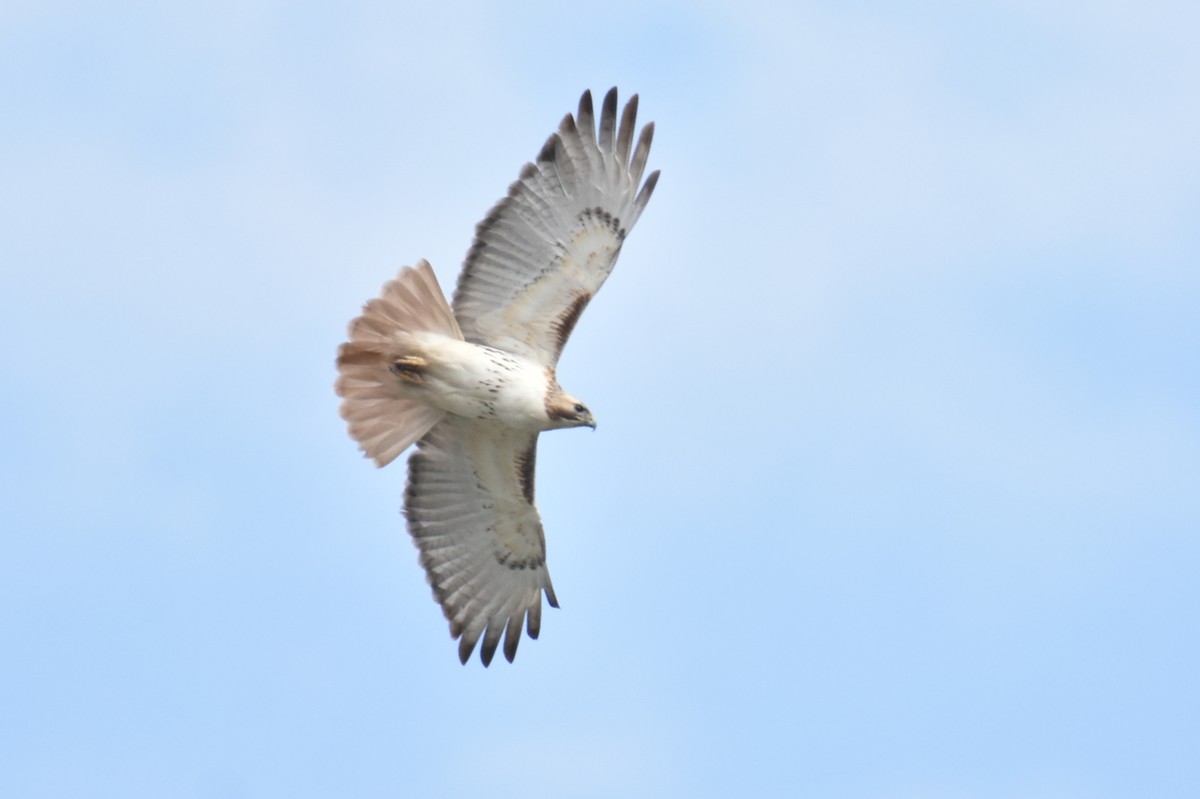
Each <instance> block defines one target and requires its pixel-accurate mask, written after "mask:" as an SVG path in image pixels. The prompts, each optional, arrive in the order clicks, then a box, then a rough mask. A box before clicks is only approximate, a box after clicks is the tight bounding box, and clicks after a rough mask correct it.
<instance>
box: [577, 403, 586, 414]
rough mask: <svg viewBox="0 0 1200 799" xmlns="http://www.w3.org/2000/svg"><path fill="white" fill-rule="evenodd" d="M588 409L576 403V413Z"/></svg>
mask: <svg viewBox="0 0 1200 799" xmlns="http://www.w3.org/2000/svg"><path fill="white" fill-rule="evenodd" d="M586 410H587V408H585V407H583V406H582V405H580V404H579V403H578V402H577V403H575V413H583V412H584V411H586Z"/></svg>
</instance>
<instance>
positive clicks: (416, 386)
mask: <svg viewBox="0 0 1200 799" xmlns="http://www.w3.org/2000/svg"><path fill="white" fill-rule="evenodd" d="M637 106H638V102H637V95H634V96H633V97H632V98H631V99H630V100H629V101H628V102H627V103H626V105H625V107H624V110H623V111H622V112H621V115H620V120H619V122H618V118H617V90H616V89H615V88H614V89H612V90H610V91H609V92H608V94H607V95H605V97H604V103H603V105H602V106H601V110H600V120H599V127H598V129H597V124H596V120H595V117H594V112H593V106H592V95H591V93H590V92H584V94H583V97H582V98H581V99H580V101H579V110H578V112H577V113H576V114H575V115H574V116H571V115H570V114H568V115H567V116H566V117H564V118H563V120H562V123H561V124H560V125H559V128H558V131H557V132H555V133H554V134H552V135H551V136H550V138H549V139H548V140H547V141H546V144H545V146H543V147H542V150H541V152H540V153H539V154H538V156H537V160H536V161H535V162H533V163H528V164H526V165H525V167H524V168H523V169H522V170H521V173H520V176H519V177H518V178H517V180H516V182H514V183H513V184H512V185H511V186H510V187H509V189H508V195H507V196H506V197H504V198H503V199H502V200H500V201H499V202H498V203H496V205H495V206H494V207H493V208H492V210H491V211H490V212H489V213H488V215H487V217H486V218H485V219H484V220H483V221H482V222H480V223H479V225H478V226H477V227H476V229H475V241H474V243H473V244H472V245H471V248H470V250H469V251H468V253H467V257H466V262H465V263H464V265H463V269H462V273H461V274H460V275H459V279H458V287H457V289H456V290H455V292H454V301H453V305H450V304H447V302H446V300H445V298H444V296H443V294H442V290H441V288H440V287H439V286H438V282H437V279H436V277H435V276H434V274H433V270H432V269H431V268H430V266H429V264H428V263H427V262H425V261H421V262H419V263H418V264H417V266H416V267H411V268H409V267H406V268H404V269H402V270H401V271H400V274H399V275H398V276H397V277H396V278H395V279H394V280H392V281H390V282H388V283H387V284H386V285H384V287H383V291H382V294H381V295H380V296H379V297H377V298H375V299H373V300H371V301H369V302H368V303H367V304H366V305H365V306H364V308H363V312H362V315H361V316H359V317H358V318H357V319H355V320H354V321H353V322H351V323H350V329H349V338H350V340H349V341H347V342H346V343H344V344H342V345H341V347H340V348H339V349H338V355H337V368H338V372H339V375H338V379H337V383H336V390H337V393H338V395H339V396H340V397H341V398H342V405H341V415H342V417H343V418H344V419H345V420H346V422H347V423H348V426H349V430H350V435H351V436H352V437H353V438H354V439H355V440H357V441H358V443H359V445H360V446H361V448H362V450H363V452H364V453H365V454H366V456H367V457H369V458H371V459H373V460H374V461H375V463H376V465H378V466H386V465H387V464H388V463H390V462H391V461H393V460H394V459H395V458H396V457H397V456H399V455H400V454H401V453H403V452H404V451H405V450H406V449H408V447H409V446H411V445H412V444H416V445H417V449H416V451H415V452H414V453H413V454H412V456H411V457H410V458H409V461H408V485H407V488H406V490H405V494H404V514H405V517H406V518H407V521H408V531H409V533H410V534H411V535H412V537H413V541H414V543H415V544H416V546H417V548H418V550H419V551H420V561H421V565H422V566H423V567H424V568H425V572H426V577H427V579H428V581H429V584H430V586H431V587H432V588H433V596H434V598H435V599H436V600H437V602H438V604H440V605H441V607H442V611H443V612H444V613H445V615H446V618H447V619H448V620H449V622H450V634H451V636H452V637H454V638H458V639H460V640H459V647H458V655H459V659H460V660H461V661H462V662H463V663H464V664H465V663H466V662H467V660H468V659H469V658H470V657H471V653H472V652H473V651H474V649H475V645H476V644H477V643H478V642H479V640H480V638H481V637H482V640H483V645H482V646H481V648H480V659H481V660H482V662H483V664H484V665H485V666H487V665H488V664H490V663H491V661H492V657H493V655H494V654H495V652H496V647H497V645H498V644H499V642H500V638H501V636H503V637H504V656H505V658H507V659H508V660H509V662H511V661H512V659H513V657H514V656H515V655H516V652H517V644H518V643H520V639H521V628H522V627H525V629H526V630H527V631H528V633H529V637H530V638H537V636H538V631H539V629H540V627H541V616H542V594H543V592H544V593H545V595H546V600H547V601H548V602H549V603H550V605H551V606H553V607H558V602H557V600H556V599H555V596H554V588H553V586H552V585H551V583H550V574H549V572H548V571H547V570H546V541H545V538H544V536H543V533H542V522H541V517H540V516H539V515H538V510H537V506H536V505H535V504H534V462H535V460H536V456H537V439H538V434H539V433H541V432H542V431H544V430H555V429H558V428H564V427H581V426H586V427H591V428H593V429H594V428H595V426H596V422H595V420H594V419H593V418H592V414H591V411H589V410H588V409H587V406H586V405H584V404H583V403H582V402H580V401H579V400H578V399H576V398H575V397H572V396H571V395H570V394H568V393H566V392H565V391H563V389H562V387H561V386H559V384H558V381H557V379H556V378H555V366H556V364H557V363H558V358H559V355H561V354H562V350H563V345H564V344H566V342H567V337H568V336H570V335H571V330H572V329H573V328H574V327H575V323H576V322H577V321H578V320H579V316H580V314H581V313H583V309H584V308H585V307H587V304H588V302H589V301H590V300H591V299H592V297H593V296H595V294H596V292H597V291H598V290H599V289H600V286H601V285H603V284H604V281H605V279H606V278H607V277H608V275H609V273H610V272H611V271H612V268H613V265H614V264H615V263H616V260H617V256H618V255H619V254H620V252H621V246H622V244H623V243H624V241H625V237H626V236H627V235H628V234H629V231H630V230H631V229H632V228H633V225H634V223H635V222H637V220H638V217H639V216H640V215H641V213H642V211H643V209H645V207H646V203H647V202H648V201H649V200H650V195H651V193H652V192H653V191H654V186H655V184H656V183H657V182H658V172H657V171H656V172H652V173H651V174H650V175H649V176H648V177H647V178H646V180H645V182H644V183H643V182H642V174H643V172H644V170H645V167H646V159H647V157H648V156H649V153H650V142H651V139H652V138H653V135H654V123H652V122H651V123H649V124H647V125H646V126H645V127H643V128H642V130H641V133H640V134H639V135H638V136H637V141H636V144H635V142H634V133H635V127H636V120H637Z"/></svg>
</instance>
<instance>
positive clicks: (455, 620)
mask: <svg viewBox="0 0 1200 799" xmlns="http://www.w3.org/2000/svg"><path fill="white" fill-rule="evenodd" d="M536 452H537V434H536V433H525V432H521V431H514V430H511V429H508V428H497V427H495V426H494V425H481V424H478V423H476V422H473V421H470V420H466V419H462V418H459V417H446V418H445V419H444V420H443V421H441V422H439V423H438V424H437V426H436V427H434V428H433V430H431V431H430V432H429V433H428V434H427V435H426V436H425V438H424V439H422V440H421V442H420V444H419V449H418V451H417V452H416V453H414V454H413V456H412V457H411V458H410V459H409V467H408V469H409V472H408V489H407V491H406V492H405V502H404V512H405V515H406V517H407V518H408V529H409V532H410V533H411V534H412V537H413V540H414V542H415V543H416V545H417V548H418V549H419V550H420V553H421V565H422V566H424V567H425V573H426V577H427V579H428V580H429V584H430V586H431V587H432V588H433V595H434V598H435V599H436V600H437V602H438V604H439V605H441V606H442V611H443V612H444V613H445V614H446V618H447V619H448V620H449V622H450V634H451V635H452V636H453V637H455V638H459V639H460V641H459V649H458V652H459V658H460V659H461V660H462V662H463V663H466V662H467V659H468V658H470V656H471V653H472V651H473V650H474V649H475V645H476V643H477V642H478V641H479V640H480V638H481V637H482V640H483V645H482V648H481V649H480V658H481V660H482V661H483V663H484V665H487V664H489V663H491V660H492V656H493V655H494V654H495V652H496V647H497V645H498V644H499V642H500V638H501V636H502V635H503V637H504V656H505V658H507V659H508V660H509V661H510V662H511V661H512V659H513V657H514V656H515V655H516V652H517V645H518V644H519V643H520V639H521V628H522V626H524V627H525V628H526V630H527V631H528V633H529V637H530V638H537V636H538V632H539V629H540V627H541V615H542V593H543V592H544V593H545V595H546V598H547V600H548V601H549V602H550V604H551V605H552V606H555V607H557V601H556V599H555V597H554V588H553V586H552V585H551V584H550V574H549V572H548V571H547V570H546V544H545V539H544V537H543V535H542V523H541V519H540V517H539V516H538V512H537V507H536V506H535V505H534V503H533V472H534V461H535V458H536Z"/></svg>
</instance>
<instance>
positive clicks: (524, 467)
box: [517, 438, 537, 505]
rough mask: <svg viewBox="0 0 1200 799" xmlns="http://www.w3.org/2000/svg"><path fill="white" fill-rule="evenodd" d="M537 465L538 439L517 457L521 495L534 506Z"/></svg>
mask: <svg viewBox="0 0 1200 799" xmlns="http://www.w3.org/2000/svg"><path fill="white" fill-rule="evenodd" d="M536 465H537V439H536V438H535V439H534V440H533V443H531V444H530V445H529V448H528V449H527V450H525V451H524V452H522V453H520V454H519V455H517V479H518V480H520V481H521V493H522V494H523V495H524V496H525V501H526V502H528V503H529V504H530V505H532V504H533V473H534V469H535V468H536Z"/></svg>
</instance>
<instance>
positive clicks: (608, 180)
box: [454, 88, 658, 367]
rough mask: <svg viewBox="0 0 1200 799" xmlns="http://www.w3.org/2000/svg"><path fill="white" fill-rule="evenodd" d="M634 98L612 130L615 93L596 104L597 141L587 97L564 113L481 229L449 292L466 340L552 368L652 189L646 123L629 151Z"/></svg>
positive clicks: (649, 136) (634, 118)
mask: <svg viewBox="0 0 1200 799" xmlns="http://www.w3.org/2000/svg"><path fill="white" fill-rule="evenodd" d="M636 122H637V95H636V94H635V95H634V96H633V97H631V98H630V99H629V102H628V103H627V104H626V105H625V110H624V111H623V112H622V113H621V120H620V125H619V126H618V124H617V90H616V89H615V88H613V89H611V90H610V91H609V92H608V94H607V95H605V97H604V105H603V107H602V108H601V112H600V129H599V136H597V131H596V123H595V119H594V117H593V112H592V95H591V92H584V94H583V97H582V98H581V99H580V101H579V112H578V114H576V115H575V116H574V117H572V116H571V115H570V114H568V115H567V116H566V117H565V118H564V119H563V121H562V124H561V125H560V126H559V128H558V132H557V133H554V134H553V135H551V136H550V138H549V139H548V140H547V141H546V144H545V146H544V147H543V148H542V151H541V153H540V154H539V155H538V157H537V162H536V163H531V164H526V165H525V168H524V169H522V170H521V175H520V177H519V178H518V179H517V181H516V182H515V183H513V184H512V186H510V187H509V189H508V196H507V197H505V198H504V199H503V200H501V201H500V202H499V203H497V204H496V205H495V207H493V208H492V210H491V211H490V212H489V213H488V215H487V218H486V219H484V220H483V221H482V222H480V223H479V226H478V227H477V228H476V231H475V243H474V244H473V245H472V246H471V250H470V252H469V253H468V254H467V260H466V264H465V265H464V267H463V272H462V275H461V276H460V277H459V280H458V288H457V290H456V291H455V292H454V313H455V315H456V316H457V317H458V324H459V326H460V327H461V328H462V332H463V335H464V336H465V337H466V339H467V340H468V341H471V342H474V343H476V344H487V345H489V346H492V347H496V348H497V349H502V350H507V351H509V352H515V353H519V354H521V355H524V356H526V357H530V358H535V359H536V360H537V361H538V362H540V363H542V364H544V365H545V366H548V367H553V366H554V365H555V364H556V363H557V362H558V356H559V355H560V354H561V353H562V348H563V345H564V344H566V341H567V337H568V336H570V334H571V330H572V329H573V328H574V327H575V323H576V321H578V319H579V315H580V314H581V313H583V309H584V308H585V307H586V306H587V304H588V302H589V301H590V300H591V298H592V297H593V296H594V295H595V293H596V292H597V291H599V290H600V286H601V285H603V284H604V281H605V279H606V278H607V277H608V274H609V272H611V271H612V268H613V264H615V263H616V260H617V255H618V254H619V253H620V252H621V243H622V242H623V241H624V239H625V236H626V235H627V234H628V233H629V231H630V230H632V229H633V225H634V223H635V222H637V219H638V216H640V215H641V213H642V210H643V209H644V208H645V207H646V203H647V202H648V201H649V200H650V194H651V193H652V192H653V191H654V186H655V184H656V183H657V182H658V172H653V173H651V174H650V176H649V177H648V178H647V179H646V182H645V183H644V184H642V185H641V187H640V189H639V184H641V181H642V172H643V171H644V170H645V167H646V159H647V157H648V156H649V154H650V142H651V139H652V138H653V136H654V123H653V122H651V123H650V124H648V125H646V126H645V127H644V128H642V132H641V135H640V136H639V137H638V141H637V146H636V148H633V154H632V158H631V156H630V149H631V145H632V144H633V133H634V128H635V126H636Z"/></svg>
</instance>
